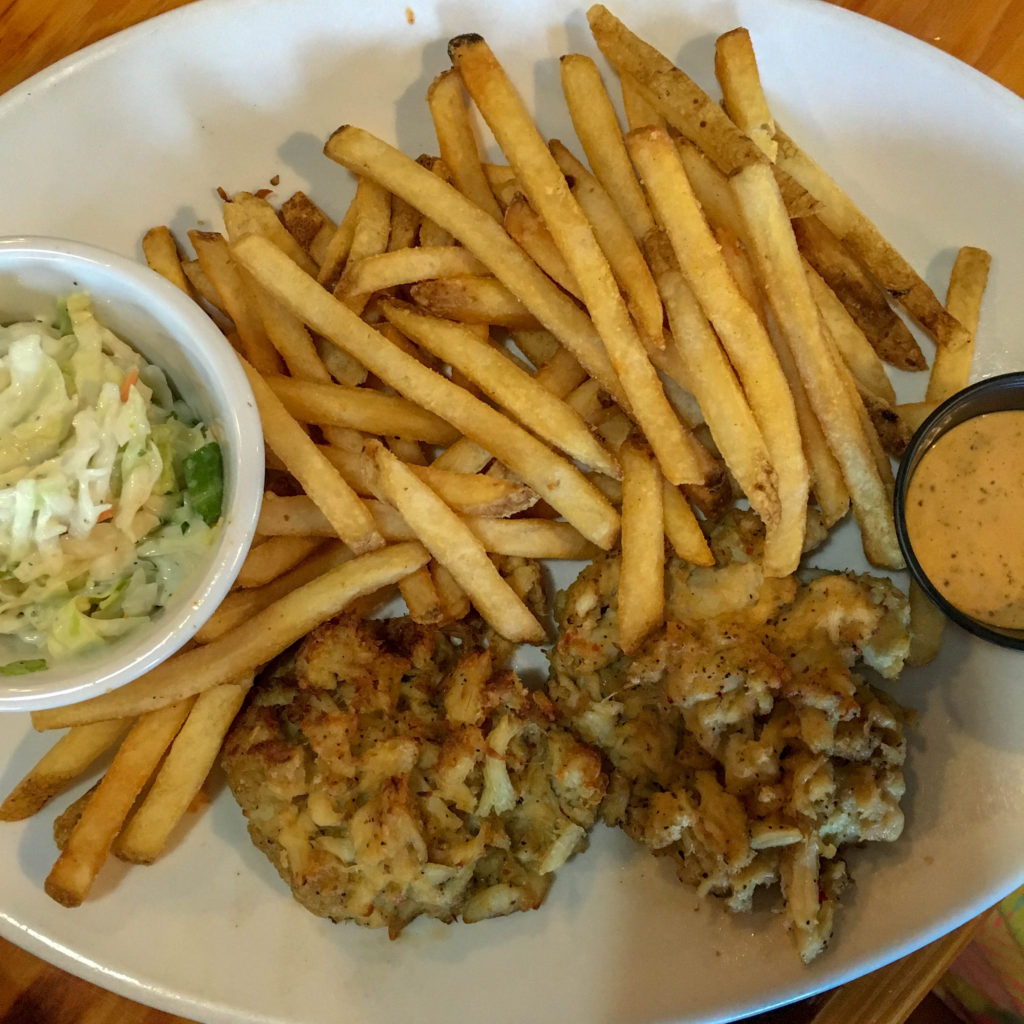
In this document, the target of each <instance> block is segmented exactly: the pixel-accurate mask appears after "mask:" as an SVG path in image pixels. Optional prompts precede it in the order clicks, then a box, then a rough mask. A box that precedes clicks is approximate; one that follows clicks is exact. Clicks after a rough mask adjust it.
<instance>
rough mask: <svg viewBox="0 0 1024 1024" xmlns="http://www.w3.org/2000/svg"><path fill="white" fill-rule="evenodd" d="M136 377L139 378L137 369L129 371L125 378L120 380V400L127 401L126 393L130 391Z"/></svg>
mask: <svg viewBox="0 0 1024 1024" xmlns="http://www.w3.org/2000/svg"><path fill="white" fill-rule="evenodd" d="M138 379H139V371H138V370H132V372H131V373H129V374H128V376H127V377H125V379H124V380H123V381H122V382H121V401H122V402H127V401H128V393H129V392H130V391H131V389H132V387H133V386H134V385H135V382H136V381H137V380H138Z"/></svg>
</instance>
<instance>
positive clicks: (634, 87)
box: [619, 74, 668, 241]
mask: <svg viewBox="0 0 1024 1024" xmlns="http://www.w3.org/2000/svg"><path fill="white" fill-rule="evenodd" d="M619 87H620V88H621V90H622V109H623V110H624V111H625V112H626V124H627V125H628V126H629V130H630V131H632V130H633V129H634V128H646V127H648V126H652V127H654V128H667V127H668V125H667V123H666V121H665V118H664V117H662V116H661V114H659V113H658V111H657V109H656V108H655V107H654V105H653V104H652V103H651V102H650V100H648V99H647V97H646V96H645V95H644V91H643V89H641V88H640V86H639V85H638V84H637V81H636V79H635V78H633V76H632V75H624V74H620V75H619ZM639 241H642V238H641V239H639Z"/></svg>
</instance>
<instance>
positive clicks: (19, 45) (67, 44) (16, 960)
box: [0, 0, 1024, 1024]
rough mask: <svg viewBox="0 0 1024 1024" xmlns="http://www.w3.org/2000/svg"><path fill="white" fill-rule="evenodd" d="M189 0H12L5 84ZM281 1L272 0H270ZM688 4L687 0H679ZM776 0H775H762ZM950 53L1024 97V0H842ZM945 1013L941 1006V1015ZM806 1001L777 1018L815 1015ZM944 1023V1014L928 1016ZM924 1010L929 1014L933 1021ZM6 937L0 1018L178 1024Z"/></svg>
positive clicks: (3, 12) (2, 13) (4, 30)
mask: <svg viewBox="0 0 1024 1024" xmlns="http://www.w3.org/2000/svg"><path fill="white" fill-rule="evenodd" d="M188 2H189V0H8V2H7V3H6V4H4V5H3V6H0V92H4V91H6V90H7V89H9V88H11V87H12V86H14V85H17V84H18V83H19V82H21V81H23V80H24V79H26V78H28V77H29V75H32V74H34V73H35V72H37V71H40V70H42V69H43V68H45V67H47V66H48V65H50V64H52V63H53V62H54V61H57V60H59V59H60V58H61V57H64V56H66V55H67V54H69V53H72V52H74V51H75V50H78V49H80V48H81V47H83V46H85V45H87V44H88V43H92V42H95V41H96V40H98V39H102V38H104V37H105V36H108V35H110V34H111V33H113V32H117V31H118V30H120V29H123V28H127V27H128V26H130V25H134V24H136V23H137V22H140V21H143V20H145V19H146V18H150V17H152V16H154V15H157V14H161V13H163V12H164V11H169V10H171V9H172V8H174V7H180V6H182V5H183V4H184V3H188ZM267 2H268V3H272V2H273V0H267ZM677 2H680V3H682V2H685V0H677ZM763 2H765V3H769V2H770V0H763ZM834 2H836V5H837V6H839V7H845V8H847V9H849V10H851V11H857V12H859V13H861V14H865V15H867V16H868V17H871V18H875V19H877V20H879V21H882V22H885V23H886V24H888V25H892V26H894V27H896V28H898V29H902V30H903V31H904V32H909V33H910V34H911V35H914V36H917V37H918V38H919V39H923V40H926V41H927V42H929V43H932V44H933V45H935V46H937V47H939V48H940V49H943V50H945V51H946V52H947V53H951V54H953V55H954V56H956V57H959V58H960V59H961V60H963V61H966V62H967V63H968V64H971V65H973V66H974V67H976V68H977V69H978V70H979V71H983V72H984V73H985V74H987V75H991V76H992V77H993V78H995V79H996V80H997V81H999V82H1001V83H1002V84H1003V85H1005V86H1007V87H1008V88H1010V89H1012V90H1014V92H1016V93H1017V94H1018V95H1021V96H1024V0H834ZM941 1012H942V1011H941V1009H940V1008H938V1007H934V1008H933V1009H932V1011H931V1013H932V1014H935V1015H938V1014H940V1013H941ZM809 1015H810V1014H809V1012H805V1013H804V1014H803V1015H802V1016H801V1013H800V1009H799V1008H797V1009H795V1010H790V1011H786V1012H785V1014H783V1015H780V1016H779V1017H777V1018H776V1019H781V1018H782V1017H785V1019H786V1020H787V1021H797V1020H800V1019H806V1017H808V1016H809ZM926 1017H927V1019H929V1020H932V1021H936V1020H939V1019H941V1018H940V1017H938V1016H931V1015H926ZM926 1017H925V1016H922V1018H921V1019H922V1020H924V1019H926ZM175 1021H180V1018H177V1017H172V1016H171V1015H169V1014H166V1013H161V1012H159V1011H156V1010H150V1009H147V1008H146V1007H143V1006H139V1005H137V1004H135V1003H131V1002H129V1001H128V1000H125V999H122V998H120V997H119V996H115V995H113V994H112V993H109V992H105V991H103V990H102V989H99V988H97V987H96V986H94V985H90V984H89V983H87V982H84V981H80V980H79V979H77V978H72V977H71V976H70V975H67V974H65V973H64V972H62V971H59V970H58V969H57V968H55V967H51V966H50V965H48V964H45V963H43V962H42V961H41V960H37V959H36V958H35V957H32V956H30V955H29V954H28V953H25V952H23V951H22V950H19V949H17V948H16V947H14V946H11V945H10V944H9V943H6V942H3V940H0V1024H108V1022H109V1024H115V1022H116V1024H174V1022H175Z"/></svg>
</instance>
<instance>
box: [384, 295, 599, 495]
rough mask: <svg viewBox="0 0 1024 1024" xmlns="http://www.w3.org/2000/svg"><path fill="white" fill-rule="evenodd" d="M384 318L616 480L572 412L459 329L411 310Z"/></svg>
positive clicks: (393, 307) (394, 307) (388, 311)
mask: <svg viewBox="0 0 1024 1024" xmlns="http://www.w3.org/2000/svg"><path fill="white" fill-rule="evenodd" d="M382 309H383V312H384V315H385V316H386V317H387V318H388V320H389V321H390V322H391V323H393V324H394V325H395V326H396V327H397V328H398V329H399V330H400V331H402V333H403V334H405V335H407V336H408V337H410V338H412V339H413V340H414V341H416V342H417V343H418V344H419V345H421V346H422V347H423V348H425V349H427V350H428V351H430V352H432V353H433V354H434V355H435V356H437V357H438V358H439V359H441V360H442V361H443V362H445V363H447V364H448V365H450V366H452V367H456V368H457V369H459V370H461V371H462V373H464V374H465V375H466V376H467V377H468V378H469V379H470V380H471V381H473V383H474V384H476V385H478V386H479V387H480V388H481V389H482V390H483V391H484V392H485V393H486V394H487V396H488V397H489V398H491V399H492V400H493V401H494V402H495V403H497V404H498V405H499V406H501V407H502V408H504V409H506V410H508V412H510V413H511V414H512V415H513V416H514V417H515V418H516V419H517V420H518V421H519V422H520V423H522V424H523V426H525V427H527V428H528V429H530V430H531V431H533V432H534V433H535V434H537V435H538V436H539V437H542V438H543V439H544V440H545V441H547V442H548V443H549V444H551V445H553V446H557V447H559V448H561V449H562V451H564V452H566V453H567V454H568V455H570V456H572V457H573V458H575V459H578V460H580V461H581V462H583V463H584V464H585V465H588V466H590V467H592V468H593V469H597V470H600V471H601V472H603V473H607V474H608V475H609V476H617V475H618V472H619V468H618V463H617V462H616V461H615V459H614V457H613V456H612V455H611V454H610V453H609V452H608V451H607V450H606V449H605V448H604V447H603V446H602V445H601V444H600V443H599V442H598V441H597V439H596V438H595V437H594V435H593V434H592V433H591V432H590V429H589V428H588V427H587V425H586V423H585V422H584V421H583V419H582V417H580V416H579V415H578V414H577V413H575V412H574V411H573V410H572V408H571V407H569V406H567V405H566V403H565V402H563V401H562V400H561V399H559V398H558V397H557V396H555V395H554V394H552V393H551V392H550V391H549V390H547V389H546V388H545V387H544V386H543V384H539V383H538V382H537V380H536V379H535V378H534V377H532V376H531V375H530V374H529V373H527V372H526V371H525V370H521V369H520V368H519V367H518V366H515V365H510V363H509V360H508V359H507V358H506V356H504V355H503V354H502V353H501V352H499V351H498V350H497V349H494V348H491V347H490V346H488V345H485V344H481V343H480V342H479V341H477V340H476V338H474V337H473V336H472V335H471V334H469V333H468V332H467V331H465V330H464V329H463V328H461V327H460V326H459V325H457V324H451V323H447V322H445V321H443V320H438V319H435V318H433V317H428V316H424V315H423V314H422V313H420V312H419V311H418V310H416V309H414V308H413V307H411V306H407V305H401V304H399V303H396V302H385V303H384V304H383V306H382Z"/></svg>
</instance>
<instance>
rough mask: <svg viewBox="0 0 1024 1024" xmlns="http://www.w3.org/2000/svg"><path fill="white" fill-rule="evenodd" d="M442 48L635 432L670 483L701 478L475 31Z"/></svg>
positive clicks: (626, 319) (608, 281) (521, 110)
mask: <svg viewBox="0 0 1024 1024" xmlns="http://www.w3.org/2000/svg"><path fill="white" fill-rule="evenodd" d="M448 54H449V56H450V57H451V59H452V63H453V64H454V65H455V67H457V68H458V69H459V73H460V74H461V75H462V81H463V83H464V84H465V86H466V90H467V92H468V93H469V94H470V96H471V97H472V99H473V101H474V102H475V103H476V105H477V108H478V109H479V110H480V113H481V114H482V115H483V118H484V120H485V121H486V122H487V124H488V126H489V127H490V129H491V132H492V133H493V134H494V136H495V138H496V139H497V141H498V145H499V146H501V148H502V151H503V152H504V153H505V155H506V156H507V157H508V159H509V163H510V164H511V166H512V167H513V169H514V170H515V172H516V177H517V178H518V179H519V181H520V183H521V185H522V186H523V190H524V192H525V193H526V195H527V197H528V198H529V200H530V203H531V205H532V206H533V208H534V209H535V210H536V211H537V212H538V213H539V214H540V215H541V217H543V218H544V222H545V223H546V224H547V226H548V230H550V231H551V234H552V237H553V238H554V239H555V243H556V245H557V246H558V248H559V249H560V250H561V253H562V255H563V256H564V257H565V260H566V262H567V263H568V264H569V267H570V269H571V270H572V272H573V274H574V275H575V277H576V280H577V281H578V282H579V285H580V290H581V291H582V293H583V297H584V301H585V303H586V306H587V308H588V310H589V312H590V315H591V317H592V318H593V322H594V325H595V327H596V328H597V331H598V334H599V335H600V337H601V340H602V342H603V343H604V346H605V350H606V351H607V353H608V357H609V358H610V360H611V362H612V365H613V367H614V368H615V373H616V376H617V377H618V379H619V382H620V384H621V386H622V390H623V391H624V392H625V395H626V400H627V402H628V405H629V410H630V415H631V416H632V417H633V418H634V420H635V421H636V423H637V424H638V425H639V426H640V428H641V430H642V431H643V433H644V436H645V437H646V438H647V441H648V443H649V444H650V445H651V449H652V450H653V452H654V454H655V456H656V457H657V459H658V462H659V464H660V465H661V467H662V470H663V472H664V473H665V475H666V476H667V477H668V478H669V479H670V480H671V481H672V482H673V483H676V484H684V483H691V484H696V483H702V482H703V474H702V472H701V470H700V466H699V463H698V458H697V454H696V452H695V450H694V443H693V440H692V439H691V437H690V436H689V433H688V432H687V431H686V429H685V428H684V427H683V425H682V424H681V423H680V422H679V418H678V417H677V416H676V414H675V412H674V411H673V409H672V406H671V405H670V404H669V402H668V399H667V398H666V397H665V392H664V389H663V388H662V385H661V381H660V380H659V379H658V375H657V372H656V371H655V369H654V367H653V366H652V365H651V361H650V359H649V358H648V357H647V353H646V351H645V349H644V346H643V343H642V342H641V339H640V337H639V335H638V333H637V330H636V327H635V326H634V324H633V321H632V320H631V318H630V315H629V311H628V310H627V308H626V304H625V302H624V301H623V298H622V295H621V294H620V292H619V290H618V288H617V287H616V284H615V279H614V277H613V275H612V271H611V268H610V267H609V265H608V261H607V259H605V256H604V253H603V252H602V251H601V248H600V246H599V245H598V244H597V240H596V239H595V238H594V233H593V230H592V229H591V227H590V223H589V221H588V220H587V218H586V216H585V214H584V213H583V211H582V210H581V209H580V206H579V204H578V203H577V202H576V200H575V199H574V198H573V195H572V192H571V191H570V189H569V185H568V183H567V182H566V180H565V176H564V174H563V173H562V171H561V169H560V168H559V166H558V164H557V163H556V162H555V159H554V157H553V156H552V155H551V153H550V152H549V151H548V148H547V146H546V145H545V143H544V140H543V139H542V138H541V136H540V133H539V132H538V130H537V127H536V125H535V124H534V123H533V119H532V118H531V116H530V114H529V112H528V111H527V109H526V107H525V105H524V104H523V101H522V99H521V98H520V97H519V95H518V93H517V92H516V91H515V88H514V87H513V85H512V83H511V82H510V81H509V78H508V76H507V75H506V73H505V71H504V69H503V68H502V66H501V64H500V63H499V62H498V60H497V59H496V58H495V56H494V54H493V53H492V52H491V50H490V48H489V47H488V45H487V43H486V42H485V41H484V40H483V39H482V38H481V37H480V36H471V35H470V36H459V37H457V38H456V39H453V40H451V41H450V42H449V44H448ZM564 343H565V342H564V341H563V344H564Z"/></svg>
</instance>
